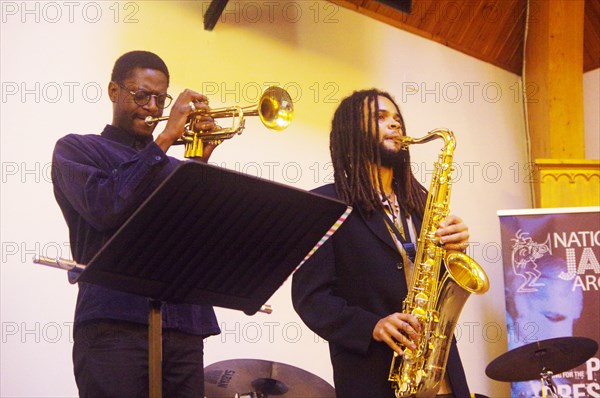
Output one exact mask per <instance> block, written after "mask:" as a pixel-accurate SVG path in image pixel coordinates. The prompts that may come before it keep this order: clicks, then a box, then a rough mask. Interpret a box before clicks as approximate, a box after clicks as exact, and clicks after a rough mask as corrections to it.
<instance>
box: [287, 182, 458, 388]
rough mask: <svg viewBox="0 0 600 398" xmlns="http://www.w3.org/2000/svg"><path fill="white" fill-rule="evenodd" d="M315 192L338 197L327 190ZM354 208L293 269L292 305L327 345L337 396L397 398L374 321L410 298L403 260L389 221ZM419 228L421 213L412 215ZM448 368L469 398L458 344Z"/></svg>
mask: <svg viewBox="0 0 600 398" xmlns="http://www.w3.org/2000/svg"><path fill="white" fill-rule="evenodd" d="M314 192H316V193H319V194H322V195H325V196H329V197H334V198H335V197H337V195H336V192H335V187H334V186H333V185H332V184H331V185H326V186H323V187H321V188H318V189H316V190H315V191H314ZM384 217H387V216H386V215H385V214H384V213H375V214H373V215H372V216H371V217H367V216H366V215H364V214H362V213H361V212H360V211H359V210H358V209H354V210H353V211H352V213H351V214H350V216H349V217H348V219H347V220H346V221H345V222H344V223H343V224H342V226H341V227H340V228H339V229H338V231H337V232H336V233H335V234H334V235H333V236H332V237H331V238H330V239H328V240H327V241H326V242H325V243H324V244H323V246H322V247H321V248H319V250H317V251H316V252H315V254H314V255H313V256H312V257H311V258H310V259H309V260H308V261H307V262H306V263H305V264H304V265H303V266H302V267H301V268H300V269H299V270H297V271H296V272H295V274H294V277H293V281H292V300H293V303H294V308H295V310H296V311H297V312H298V314H299V315H300V317H301V318H302V320H303V321H304V322H305V323H306V325H307V326H308V327H309V328H310V329H311V330H313V331H314V332H315V333H316V334H318V335H319V336H321V337H323V338H324V339H326V340H327V341H328V342H329V350H330V355H331V362H332V365H333V371H334V382H335V388H336V394H337V396H338V397H340V398H351V397H356V398H384V397H390V398H394V397H395V395H394V391H393V389H392V387H391V383H390V382H389V381H387V378H388V374H389V370H390V364H391V361H392V356H393V352H392V350H391V349H390V348H389V347H388V346H387V345H386V344H385V343H381V342H377V341H375V340H373V338H372V332H373V329H374V327H375V324H376V323H377V321H378V320H379V319H381V318H383V317H385V316H387V315H389V314H392V313H394V312H398V311H401V310H402V301H403V300H404V298H405V296H406V293H407V284H406V279H405V276H404V271H403V270H402V269H399V267H398V265H399V264H402V259H401V256H400V254H399V253H398V250H397V248H396V246H395V244H394V241H393V239H392V237H391V236H390V233H389V231H388V229H387V227H386V224H385V222H384ZM413 221H414V222H415V224H416V225H417V230H420V225H419V224H420V223H421V215H418V218H417V217H415V215H413ZM446 371H447V373H448V375H449V376H450V382H451V384H452V389H453V391H454V395H455V396H456V397H459V398H463V397H464V398H468V397H469V395H470V394H469V389H468V386H467V382H466V378H465V374H464V371H463V367H462V363H461V361H460V357H459V355H458V350H457V349H456V344H455V342H453V344H452V348H451V350H450V354H449V358H448V365H447V367H446Z"/></svg>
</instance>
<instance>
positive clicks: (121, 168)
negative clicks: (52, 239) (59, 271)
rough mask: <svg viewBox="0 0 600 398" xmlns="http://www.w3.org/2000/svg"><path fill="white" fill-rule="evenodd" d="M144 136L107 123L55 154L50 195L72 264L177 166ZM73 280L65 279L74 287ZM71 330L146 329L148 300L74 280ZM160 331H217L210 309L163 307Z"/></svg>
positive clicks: (87, 256)
mask: <svg viewBox="0 0 600 398" xmlns="http://www.w3.org/2000/svg"><path fill="white" fill-rule="evenodd" d="M179 163H180V161H179V160H178V159H175V158H172V157H169V156H167V155H165V153H164V152H163V151H162V150H161V149H160V148H159V147H158V145H156V143H154V141H153V139H152V137H151V136H148V137H136V136H132V135H131V134H128V133H127V132H125V131H123V130H121V129H119V128H117V127H114V126H111V125H107V126H106V127H105V128H104V131H102V133H101V135H97V134H93V135H76V134H69V135H67V136H65V137H63V138H61V139H60V140H59V141H58V142H57V143H56V147H55V148H54V154H53V158H52V181H53V184H54V195H55V197H56V201H57V202H58V204H59V206H60V208H61V210H62V213H63V215H64V217H65V220H66V222H67V225H68V227H69V237H70V242H71V251H72V254H73V259H74V260H75V261H77V262H78V263H81V264H87V263H88V262H89V261H90V260H91V259H92V258H93V257H94V255H95V254H96V253H97V252H98V251H99V250H100V248H101V247H102V246H103V245H104V244H105V243H106V242H107V241H108V239H109V238H110V237H111V236H112V235H113V234H114V233H115V232H116V231H117V229H118V228H119V227H120V226H121V225H122V224H123V223H124V222H125V221H126V220H127V218H128V217H129V216H130V215H131V214H133V212H134V211H135V210H136V209H137V207H138V206H139V205H140V204H141V203H142V202H143V201H144V200H145V199H146V198H147V197H148V196H149V195H150V194H151V193H152V192H153V191H154V190H155V189H156V188H157V187H158V185H159V184H160V183H161V182H162V181H163V180H164V179H165V178H166V177H167V176H168V175H169V174H170V173H171V172H172V171H173V170H174V169H175V168H176V167H177V165H178V164H179ZM74 277H75V275H74V274H73V273H70V275H69V278H70V280H71V281H73V280H74V279H73V278H74ZM78 285H79V293H78V296H77V304H76V307H75V326H77V325H78V324H80V323H82V322H85V321H90V320H98V319H114V320H122V321H129V322H136V323H143V324H146V323H148V308H149V307H148V306H149V304H148V299H147V298H145V297H142V296H137V295H133V294H128V293H123V292H120V291H117V290H113V289H109V288H105V287H102V286H99V285H94V284H89V283H85V282H79V283H78ZM162 315H163V327H164V328H169V329H177V330H180V331H183V332H186V333H192V334H197V335H202V336H209V335H214V334H218V333H220V330H219V326H218V324H217V319H216V317H215V313H214V310H213V308H212V307H211V306H200V305H192V304H169V303H167V304H164V305H163V307H162Z"/></svg>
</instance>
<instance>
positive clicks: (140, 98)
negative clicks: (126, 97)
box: [117, 83, 173, 109]
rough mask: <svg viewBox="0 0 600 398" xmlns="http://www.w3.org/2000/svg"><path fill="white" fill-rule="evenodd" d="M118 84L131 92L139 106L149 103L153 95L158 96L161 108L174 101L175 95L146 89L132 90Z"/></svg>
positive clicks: (157, 103)
mask: <svg viewBox="0 0 600 398" xmlns="http://www.w3.org/2000/svg"><path fill="white" fill-rule="evenodd" d="M117 84H118V85H119V87H121V88H122V89H124V90H127V92H129V94H131V96H132V97H133V102H135V103H136V104H137V105H139V106H144V105H147V104H148V103H149V102H150V99H151V98H152V97H154V98H156V106H157V107H158V108H160V109H165V108H167V107H168V106H169V105H171V101H173V97H171V96H170V95H169V94H152V93H151V92H150V91H146V90H137V91H131V90H129V89H128V88H127V87H125V86H123V85H122V84H120V83H117Z"/></svg>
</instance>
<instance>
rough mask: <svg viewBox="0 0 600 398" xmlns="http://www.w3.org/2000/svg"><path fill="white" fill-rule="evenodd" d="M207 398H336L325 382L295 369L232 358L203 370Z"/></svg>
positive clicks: (280, 364)
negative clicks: (240, 397)
mask: <svg viewBox="0 0 600 398" xmlns="http://www.w3.org/2000/svg"><path fill="white" fill-rule="evenodd" d="M204 388H205V394H206V397H207V398H232V397H234V396H235V394H240V395H250V394H251V393H257V395H258V396H265V397H267V396H274V397H275V396H283V397H286V398H334V397H335V389H334V388H333V387H332V386H331V385H330V384H329V383H327V382H326V381H324V380H323V379H321V378H319V377H318V376H315V375H314V374H312V373H310V372H307V371H306V370H303V369H300V368H297V367H295V366H291V365H286V364H283V363H278V362H271V361H265V360H261V359H231V360H227V361H221V362H217V363H214V364H212V365H208V366H207V367H205V368H204Z"/></svg>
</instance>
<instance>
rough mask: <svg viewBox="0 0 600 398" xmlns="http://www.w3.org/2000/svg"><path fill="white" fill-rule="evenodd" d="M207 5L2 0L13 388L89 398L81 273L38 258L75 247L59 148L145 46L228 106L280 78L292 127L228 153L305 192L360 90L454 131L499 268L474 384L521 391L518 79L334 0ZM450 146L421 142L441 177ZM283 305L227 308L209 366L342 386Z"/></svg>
mask: <svg viewBox="0 0 600 398" xmlns="http://www.w3.org/2000/svg"><path fill="white" fill-rule="evenodd" d="M207 4H208V2H161V1H147V2H119V3H118V2H71V3H69V2H50V3H45V2H28V3H23V2H10V1H5V2H2V25H1V33H2V34H1V36H2V37H1V49H2V56H1V59H2V60H1V62H2V63H1V70H2V76H1V78H2V103H1V106H2V112H1V113H2V117H1V154H2V203H1V211H2V224H1V231H2V238H1V241H2V267H1V317H2V319H1V322H2V347H1V348H2V349H1V358H0V367H1V369H0V373H1V376H0V377H1V380H0V396H2V397H48V396H61V397H72V396H76V394H77V392H76V387H75V384H74V380H73V376H72V364H71V352H70V350H71V345H72V341H71V334H70V333H71V326H72V316H73V309H74V302H75V295H76V287H74V286H70V285H69V284H68V283H67V280H66V275H65V274H64V273H63V272H62V271H59V270H55V269H51V268H47V267H42V266H36V265H33V264H32V258H33V255H34V254H42V255H48V256H57V255H59V256H63V257H69V256H70V253H69V248H68V243H67V242H68V234H67V229H66V227H65V224H64V221H63V219H62V215H61V213H60V210H59V208H58V206H57V205H56V204H55V201H54V198H53V195H52V187H51V182H50V178H49V170H50V164H49V162H50V159H51V152H52V149H53V145H54V143H55V142H56V140H57V139H58V138H59V137H61V136H63V135H64V134H66V133H68V132H79V133H98V132H100V131H101V129H102V128H103V126H104V124H106V123H108V122H110V120H111V107H110V103H109V100H108V98H107V95H106V86H107V84H108V79H109V76H110V71H111V68H112V65H113V63H114V60H115V59H116V58H117V57H118V56H119V55H121V54H122V53H124V52H126V51H129V50H134V49H146V50H150V51H155V52H157V53H158V54H159V55H161V56H162V57H163V58H164V59H165V61H166V62H167V64H168V65H169V68H170V71H171V75H172V84H171V86H172V87H171V92H172V93H173V94H177V93H178V92H179V91H180V90H182V89H183V88H185V87H189V88H192V89H196V90H200V91H204V92H205V93H206V94H208V95H209V96H210V98H211V105H212V106H215V105H218V103H219V102H221V103H225V104H229V105H232V104H233V103H234V102H238V101H239V102H241V103H242V104H247V103H252V100H254V99H255V98H256V89H257V87H264V86H266V85H267V84H269V83H272V82H276V83H278V84H281V85H283V86H284V87H286V88H287V89H288V90H289V91H290V93H291V94H292V96H293V97H294V99H295V105H296V118H295V121H294V123H293V125H292V126H291V127H290V128H288V130H286V131H285V132H282V133H278V134H275V133H270V132H268V131H267V130H266V129H264V128H263V127H262V126H261V125H260V123H259V122H258V121H256V120H252V121H250V122H249V123H248V128H247V130H246V132H245V133H244V134H243V135H241V136H238V137H235V138H234V139H232V140H230V141H228V142H226V143H224V144H223V145H222V146H221V147H219V149H218V150H217V152H216V153H215V154H214V155H213V158H212V161H213V162H214V163H216V164H219V165H222V166H223V167H228V168H232V169H237V170H241V171H243V172H247V173H250V174H254V175H259V176H261V177H264V178H269V179H273V180H276V181H279V182H283V183H287V184H291V185H294V186H296V187H299V188H303V189H310V188H313V187H315V186H318V185H321V184H323V183H326V182H329V181H330V176H329V173H330V171H331V168H330V165H329V162H330V159H329V153H328V129H329V125H330V120H331V117H332V115H333V111H334V109H335V107H336V106H337V102H339V100H340V99H341V98H343V97H345V96H346V95H348V94H350V93H351V92H352V90H354V89H362V88H370V87H378V88H381V89H385V90H387V91H389V92H391V93H392V94H393V95H395V97H396V99H397V101H398V102H399V103H400V105H401V108H402V110H403V112H404V115H405V119H406V121H407V125H408V130H409V133H410V134H411V135H414V136H421V135H423V134H425V133H426V132H427V131H428V130H431V129H433V128H437V127H447V128H450V129H452V130H454V132H455V133H456V135H457V140H458V147H457V151H456V154H455V161H456V163H457V165H456V166H457V177H458V178H457V181H456V183H455V185H454V189H453V201H452V204H453V212H454V213H456V214H459V215H461V216H462V217H463V218H464V219H465V220H466V221H467V223H468V224H469V225H470V231H471V236H472V240H473V243H472V246H471V249H470V251H471V252H470V254H471V255H472V257H474V258H475V259H476V260H477V261H479V262H480V263H481V265H482V266H483V267H484V268H485V270H486V271H487V272H488V275H489V277H490V279H491V290H490V292H489V293H487V294H486V295H484V296H481V297H473V298H471V299H470V300H469V301H468V302H467V305H466V308H465V309H464V310H463V313H462V316H461V319H460V322H459V325H458V334H457V335H458V337H459V346H460V349H461V353H462V356H463V361H464V363H465V367H466V371H467V374H468V379H469V382H470V385H471V389H472V390H473V391H475V392H478V393H483V394H488V395H490V396H495V397H497V396H506V395H508V384H506V383H498V382H494V381H491V380H489V379H488V378H487V377H486V376H485V374H484V372H483V369H484V368H485V366H486V365H487V364H488V363H489V362H490V361H491V360H493V359H494V358H496V357H497V356H498V355H500V354H502V353H503V352H505V351H506V332H505V329H504V325H505V322H504V300H503V297H504V296H503V281H502V272H501V266H502V264H501V259H500V248H499V245H500V243H499V242H500V237H499V226H498V219H497V217H496V211H497V210H499V209H514V208H527V207H529V206H530V203H531V201H530V192H529V186H528V183H527V178H528V172H529V168H528V163H527V157H526V139H525V136H526V134H525V130H524V122H523V117H524V116H523V109H522V105H523V104H522V101H521V98H520V94H519V82H520V80H519V78H518V76H516V75H514V74H511V73H508V72H506V71H503V70H501V69H499V68H496V67H493V66H490V65H488V64H486V63H483V62H481V61H478V60H476V59H473V58H471V57H468V56H466V55H463V54H461V53H458V52H456V51H453V50H450V49H448V48H446V47H444V46H441V45H439V44H437V43H433V42H430V41H427V40H424V39H422V38H419V37H417V36H414V35H412V34H409V33H406V32H403V31H401V30H398V29H395V28H392V27H389V26H387V25H384V24H382V23H379V22H376V21H374V20H371V19H368V18H365V17H364V16H361V15H358V14H356V13H354V12H351V11H348V10H346V9H342V8H339V7H338V6H335V5H333V4H330V3H327V2H323V1H296V2H291V1H280V2H278V3H273V2H263V1H246V2H237V1H230V4H229V6H228V8H227V11H226V12H225V14H224V16H223V17H222V19H221V21H219V23H218V24H217V26H216V28H215V30H214V31H212V32H207V31H204V30H203V27H202V14H203V11H204V10H205V9H206V6H207ZM274 4H275V5H274ZM596 97H597V95H596ZM596 99H597V98H596ZM438 150H439V146H438V145H436V144H435V143H431V144H429V145H426V146H421V147H415V148H414V150H413V157H414V161H415V172H416V175H417V177H418V178H419V179H420V180H421V181H422V182H423V183H424V184H428V182H427V178H428V176H430V172H431V165H432V163H433V161H434V159H435V157H436V156H437V153H438ZM173 154H174V155H176V156H179V157H180V156H181V152H179V150H178V149H176V150H174V151H173ZM269 302H270V303H271V304H272V305H273V306H274V307H275V311H274V313H273V314H272V315H268V316H267V315H264V314H257V315H255V316H253V317H248V316H246V315H244V314H241V313H237V312H235V311H231V310H225V309H218V316H219V319H220V322H221V326H222V328H223V330H224V333H223V334H222V335H221V336H217V337H213V338H210V339H208V340H207V344H206V363H207V364H210V363H214V362H218V361H221V360H225V359H233V358H260V359H268V360H273V361H278V362H284V363H288V364H291V365H295V366H299V367H301V368H304V369H306V370H308V371H310V372H312V373H315V374H317V375H319V376H320V377H322V378H324V379H325V380H327V381H329V382H331V368H330V365H329V356H328V352H327V345H326V343H325V342H323V341H322V340H320V339H318V338H317V337H316V336H315V335H314V334H313V333H312V332H310V331H309V330H308V329H307V328H306V327H305V326H304V325H303V324H302V322H301V321H300V320H299V318H298V317H297V316H296V315H295V313H294V311H293V309H292V306H291V302H290V299H289V284H288V283H286V284H284V286H282V288H281V289H280V290H279V291H277V292H276V293H275V295H274V296H273V297H272V298H271V300H269Z"/></svg>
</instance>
